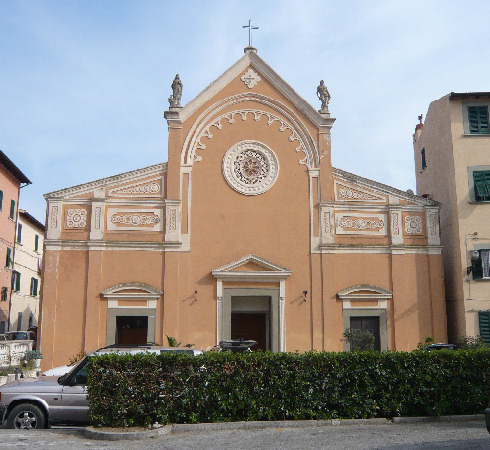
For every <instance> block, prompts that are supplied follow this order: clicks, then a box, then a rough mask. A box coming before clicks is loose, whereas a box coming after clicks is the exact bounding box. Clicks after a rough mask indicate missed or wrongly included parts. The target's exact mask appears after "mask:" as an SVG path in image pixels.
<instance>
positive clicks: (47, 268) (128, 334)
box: [40, 48, 446, 368]
mask: <svg viewBox="0 0 490 450" xmlns="http://www.w3.org/2000/svg"><path fill="white" fill-rule="evenodd" d="M172 87H173V95H172V97H171V98H170V99H169V102H170V105H171V106H170V108H169V110H168V111H166V112H165V118H166V120H167V123H168V130H169V138H168V162H166V163H162V164H157V165H154V166H151V167H146V168H143V169H138V170H134V171H131V172H128V173H124V174H120V175H115V176H112V177H109V178H105V179H102V180H97V181H93V182H89V183H86V184H83V185H80V186H75V187H70V188H66V189H62V190H59V191H56V192H52V193H50V194H46V195H45V198H46V201H47V232H46V239H45V257H44V267H43V290H42V309H41V314H42V325H41V336H40V345H41V351H42V353H43V355H44V359H43V366H44V367H46V368H47V367H52V366H56V365H61V364H65V363H66V361H67V360H68V359H69V358H70V357H71V356H73V355H74V354H76V353H78V352H80V351H87V352H88V351H92V350H95V349H97V348H99V347H102V346H105V345H110V344H114V343H119V344H134V343H146V342H157V343H159V344H163V345H166V344H167V339H166V336H172V337H175V338H176V339H177V340H178V341H180V342H182V343H183V344H187V343H191V344H194V345H195V346H197V347H201V348H208V347H212V346H214V345H216V344H217V343H218V342H219V341H221V340H224V339H230V338H245V339H255V340H257V341H258V348H261V349H265V350H272V351H296V350H297V351H301V352H302V351H307V350H312V349H315V350H319V351H321V350H328V351H342V350H346V349H349V343H348V342H346V341H345V340H343V332H344V330H345V329H347V328H354V329H363V330H370V331H372V332H373V334H374V335H375V338H376V342H375V345H376V347H377V348H379V349H381V350H412V349H414V348H416V346H417V343H418V342H420V341H423V340H424V339H425V338H426V337H427V336H431V337H433V338H434V339H435V340H436V341H441V342H445V341H446V315H445V304H444V287H443V286H444V283H443V275H442V258H441V246H440V237H439V209H440V205H439V204H438V203H437V202H435V201H433V200H430V199H428V198H422V197H417V196H415V195H413V194H411V193H407V192H403V191H400V190H397V189H395V188H392V187H389V186H386V185H383V184H381V183H377V182H374V181H371V180H368V179H365V178H362V177H359V176H356V175H354V174H351V173H349V172H345V171H343V170H340V169H336V168H333V167H332V166H331V157H330V155H331V145H330V135H331V129H332V125H333V123H334V119H333V118H332V117H331V116H330V114H329V112H328V99H329V97H326V96H325V90H321V89H320V87H321V86H319V96H320V97H321V99H322V109H321V110H320V112H318V111H316V110H315V109H314V108H313V107H312V106H310V105H309V104H308V103H307V102H306V101H305V100H303V99H302V98H301V97H299V96H298V94H296V92H295V91H294V90H293V89H292V88H291V87H290V86H289V85H288V84H287V83H286V82H285V81H284V80H282V79H281V78H280V77H279V76H278V75H277V74H276V73H275V72H274V71H273V69H272V68H271V67H270V66H268V65H267V64H266V63H265V62H264V61H263V60H262V59H261V58H260V57H259V56H258V55H257V53H256V51H255V49H253V48H246V49H245V54H244V56H243V57H242V58H241V59H240V60H239V61H237V62H236V63H235V64H234V65H233V66H232V67H231V68H230V69H228V70H227V71H226V72H225V73H224V74H223V75H221V77H219V78H218V79H217V80H216V81H215V82H213V83H212V84H211V85H210V86H208V87H207V88H206V89H205V90H204V91H202V92H201V93H200V94H199V95H198V96H197V97H196V98H195V99H193V100H192V101H190V102H189V103H187V104H186V105H185V106H183V107H181V105H180V95H181V92H182V84H181V83H180V80H178V77H176V80H174V84H173V86H172ZM326 94H327V95H328V91H326Z"/></svg>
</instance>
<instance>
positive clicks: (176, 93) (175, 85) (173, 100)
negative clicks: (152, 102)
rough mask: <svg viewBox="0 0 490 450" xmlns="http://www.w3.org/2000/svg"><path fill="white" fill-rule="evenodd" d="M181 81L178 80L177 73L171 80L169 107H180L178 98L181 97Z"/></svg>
mask: <svg viewBox="0 0 490 450" xmlns="http://www.w3.org/2000/svg"><path fill="white" fill-rule="evenodd" d="M182 86H183V84H182V81H180V78H179V74H177V75H175V78H174V81H173V82H172V95H171V96H170V97H169V98H168V102H169V103H170V107H171V108H180V99H181V98H182Z"/></svg>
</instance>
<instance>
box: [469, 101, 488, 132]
mask: <svg viewBox="0 0 490 450" xmlns="http://www.w3.org/2000/svg"><path fill="white" fill-rule="evenodd" d="M468 125H469V131H470V133H472V134H473V133H474V134H488V106H486V105H485V106H468Z"/></svg>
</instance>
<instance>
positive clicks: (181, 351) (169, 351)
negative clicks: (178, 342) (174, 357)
mask: <svg viewBox="0 0 490 450" xmlns="http://www.w3.org/2000/svg"><path fill="white" fill-rule="evenodd" d="M160 353H185V354H186V355H193V354H194V350H185V349H179V350H167V349H165V350H160Z"/></svg>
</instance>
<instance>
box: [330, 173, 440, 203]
mask: <svg viewBox="0 0 490 450" xmlns="http://www.w3.org/2000/svg"><path fill="white" fill-rule="evenodd" d="M332 175H337V176H339V177H343V178H345V180H346V181H351V182H355V183H360V184H364V185H365V187H368V188H369V187H370V188H375V189H379V190H381V191H384V192H385V193H387V194H392V195H396V196H397V197H402V198H404V199H405V200H408V201H415V202H417V203H424V204H425V205H427V206H441V203H440V202H438V201H436V200H432V199H430V198H426V197H421V196H419V195H415V194H410V193H409V192H406V191H402V190H401V189H397V188H394V187H392V186H389V185H387V184H383V183H379V182H378V181H374V180H370V179H369V178H364V177H361V176H359V175H356V174H354V173H351V172H347V171H346V170H342V169H338V168H336V167H332Z"/></svg>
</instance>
